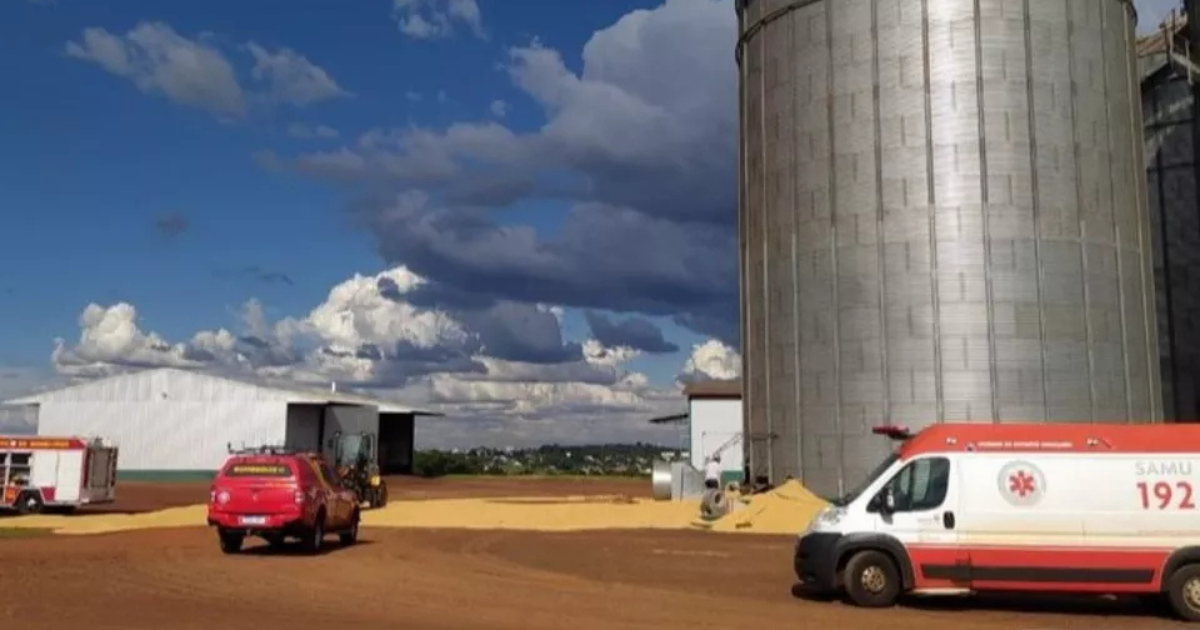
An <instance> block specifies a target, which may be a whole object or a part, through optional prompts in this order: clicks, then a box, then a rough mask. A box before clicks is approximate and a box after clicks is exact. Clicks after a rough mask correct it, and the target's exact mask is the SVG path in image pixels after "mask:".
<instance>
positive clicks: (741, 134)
mask: <svg viewBox="0 0 1200 630" xmlns="http://www.w3.org/2000/svg"><path fill="white" fill-rule="evenodd" d="M744 17H745V15H744V9H743V10H741V11H738V12H737V18H738V28H739V30H741V28H742V27H744V26H745V23H744ZM743 42H744V40H743V39H742V38H741V37H739V40H738V43H737V44H736V46H735V51H734V57H735V58H736V60H737V65H738V79H739V80H738V153H739V155H738V260H739V262H740V266H739V269H738V300H739V302H740V303H739V304H738V314H739V315H740V318H741V322H740V325H739V326H738V334H739V335H740V339H739V340H738V341H739V345H740V346H741V349H742V374H741V376H742V431H743V433H745V436H744V440H743V446H742V452H743V453H744V454H745V455H746V461H745V462H744V463H745V464H746V468H747V469H748V470H749V471H750V474H751V475H756V474H757V471H756V470H755V467H756V466H757V464H758V462H757V461H756V458H755V457H754V447H753V445H754V431H753V429H754V421H753V416H752V415H751V411H752V410H751V408H750V406H751V403H750V382H749V381H750V379H749V378H748V377H749V374H750V365H749V363H750V359H749V354H750V353H749V352H747V351H746V350H747V346H748V341H747V340H748V339H749V338H750V335H749V334H748V333H747V328H748V327H749V319H748V316H747V303H748V302H749V300H748V299H747V293H748V291H747V280H746V273H747V270H748V269H749V251H750V249H749V247H748V246H747V243H746V225H745V224H746V213H747V212H748V211H749V209H748V208H747V207H746V142H747V138H746V64H745V63H743V59H742V55H741V50H742V48H743V45H744V43H743ZM689 407H690V405H689ZM690 439H691V436H690V434H689V441H690ZM689 450H691V449H690V448H689ZM746 481H750V479H747V480H746Z"/></svg>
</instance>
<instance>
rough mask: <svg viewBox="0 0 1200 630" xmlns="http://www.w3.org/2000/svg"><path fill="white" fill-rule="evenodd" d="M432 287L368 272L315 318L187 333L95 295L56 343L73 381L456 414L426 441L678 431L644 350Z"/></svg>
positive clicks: (528, 308) (553, 310)
mask: <svg viewBox="0 0 1200 630" xmlns="http://www.w3.org/2000/svg"><path fill="white" fill-rule="evenodd" d="M428 284H429V281H428V280H427V279H426V278H424V277H422V276H420V275H418V274H416V273H413V272H412V271H411V270H409V269H407V268H405V267H396V268H392V269H389V270H387V271H384V272H382V273H379V274H376V275H362V274H356V275H355V276H353V277H352V278H349V279H347V280H346V281H344V282H342V283H340V284H338V285H337V286H335V287H333V288H332V289H331V290H330V291H329V293H328V295H327V296H326V298H325V300H324V301H323V302H322V303H321V304H319V305H317V306H316V307H315V308H313V309H312V310H311V311H309V312H308V313H307V314H306V315H304V316H303V317H284V318H281V319H278V320H276V321H271V320H270V319H269V318H268V317H267V315H266V311H265V309H264V307H263V305H262V304H261V303H260V302H258V301H256V300H251V301H250V302H248V303H246V304H245V305H244V306H243V308H242V310H241V312H240V320H241V321H240V322H239V325H238V326H236V327H231V328H232V329H230V328H219V329H216V330H202V331H200V332H197V333H196V334H195V335H193V336H192V337H191V339H189V340H187V341H180V342H169V341H167V340H166V339H164V338H163V337H162V336H160V335H159V334H157V333H155V332H153V331H150V330H147V329H146V328H144V327H143V325H142V323H141V322H140V320H139V316H138V312H137V309H136V308H135V307H134V306H133V305H131V304H127V303H118V304H114V305H110V306H102V305H99V304H90V305H88V306H87V308H85V309H84V312H83V314H82V315H81V316H80V319H79V326H80V329H81V332H80V335H79V338H78V340H77V341H76V342H75V343H73V344H68V343H67V342H66V341H64V340H62V339H58V340H56V342H55V349H54V351H53V353H52V355H51V358H52V361H53V365H54V367H55V368H56V370H57V372H58V373H59V374H61V375H63V376H66V377H68V378H72V379H87V378H95V377H98V376H105V375H110V374H115V373H120V372H124V371H127V370H131V369H138V368H148V367H159V366H171V367H179V368H185V369H197V370H211V371H215V372H218V373H224V374H229V375H233V376H239V377H244V378H253V379H259V380H264V381H267V382H272V381H287V382H291V383H301V384H308V385H310V386H313V387H322V388H324V387H325V386H327V384H328V383H329V382H330V381H337V382H339V383H340V384H342V385H343V386H345V387H357V388H364V389H370V390H373V391H374V393H375V394H376V395H379V396H385V397H395V398H397V399H398V400H400V401H402V402H403V403H404V404H408V405H415V406H423V407H429V408H433V409H435V410H438V411H442V412H444V413H446V414H448V416H450V417H449V419H447V420H445V421H444V422H442V421H438V424H437V426H438V427H442V428H440V429H436V430H434V432H433V433H432V434H430V435H428V436H425V438H423V439H427V440H432V441H434V442H437V443H441V444H448V443H456V444H478V443H491V444H496V445H504V444H535V443H543V442H545V441H546V440H547V439H548V438H549V439H559V440H564V441H572V442H577V441H587V440H610V439H620V440H626V439H648V440H654V439H674V437H673V435H671V434H669V433H662V432H661V430H660V429H657V428H654V427H651V426H650V425H648V424H647V423H646V420H647V419H648V418H649V417H652V416H654V415H659V414H661V413H665V412H666V411H669V410H670V409H671V408H673V406H675V405H677V404H678V399H679V398H678V397H679V393H678V391H677V390H676V389H675V388H673V387H657V386H654V385H652V384H651V383H650V381H649V379H648V378H647V377H646V375H644V374H641V373H639V372H636V371H632V370H630V369H629V368H628V362H629V361H630V360H631V359H633V358H635V357H637V356H638V355H639V354H640V352H641V350H639V349H637V348H635V347H632V346H630V345H628V344H619V343H611V342H612V341H620V340H619V339H611V340H610V342H605V341H603V340H600V339H596V338H587V339H584V340H582V341H570V340H567V339H565V338H564V335H563V332H562V323H561V318H562V316H563V312H562V309H560V308H558V307H554V306H549V305H545V304H537V303H521V302H514V301H496V302H494V303H491V304H488V305H475V304H465V305H463V306H461V307H458V308H449V309H436V308H427V307H423V306H420V305H419V304H415V303H413V302H412V301H410V299H409V298H410V297H411V296H413V295H415V294H417V293H418V292H419V291H420V290H421V289H422V288H423V287H426V286H428ZM624 324H626V323H625V322H622V323H620V324H615V325H613V326H616V328H617V329H621V326H622V325H624ZM610 325H612V324H610ZM634 329H635V330H637V329H638V327H637V326H635V327H634ZM610 336H611V335H610ZM481 440H482V442H481ZM439 441H440V442H439Z"/></svg>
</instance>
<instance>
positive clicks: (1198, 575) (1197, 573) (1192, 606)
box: [1167, 564, 1200, 621]
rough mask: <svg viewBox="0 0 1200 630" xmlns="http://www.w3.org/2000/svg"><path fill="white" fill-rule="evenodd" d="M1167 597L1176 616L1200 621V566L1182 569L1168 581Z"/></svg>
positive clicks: (1190, 565)
mask: <svg viewBox="0 0 1200 630" xmlns="http://www.w3.org/2000/svg"><path fill="white" fill-rule="evenodd" d="M1167 597H1168V598H1170V600H1171V608H1172V609H1174V610H1175V614H1177V615H1179V616H1180V617H1182V618H1184V619H1186V620H1187V621H1200V564H1189V565H1186V566H1183V567H1180V568H1179V569H1178V570H1177V571H1175V572H1174V573H1172V574H1171V577H1170V578H1168V580H1167Z"/></svg>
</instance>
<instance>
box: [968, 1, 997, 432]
mask: <svg viewBox="0 0 1200 630" xmlns="http://www.w3.org/2000/svg"><path fill="white" fill-rule="evenodd" d="M974 4H975V19H974V28H975V103H976V105H975V107H976V110H977V111H976V112H975V113H976V116H977V118H976V121H977V122H978V126H979V188H980V190H979V192H980V199H979V209H980V215H981V216H982V218H983V285H984V294H985V300H986V302H987V338H988V374H989V376H990V377H991V388H990V389H991V394H992V396H991V398H992V422H993V423H996V422H999V421H1000V404H999V399H998V394H999V392H998V391H997V390H998V388H999V380H1000V377H999V374H997V372H996V370H997V367H998V366H997V365H996V326H995V308H996V307H995V303H994V302H993V296H992V234H991V211H990V208H989V207H988V205H989V199H990V194H989V190H988V162H987V119H986V115H985V107H984V98H983V96H984V94H983V16H982V13H981V11H980V8H979V0H975V3H974Z"/></svg>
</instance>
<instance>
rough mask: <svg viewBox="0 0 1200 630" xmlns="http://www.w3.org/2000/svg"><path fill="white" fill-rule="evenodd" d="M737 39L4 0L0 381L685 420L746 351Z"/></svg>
mask: <svg viewBox="0 0 1200 630" xmlns="http://www.w3.org/2000/svg"><path fill="white" fill-rule="evenodd" d="M1171 4H1173V3H1172V2H1165V1H1162V0H1159V1H1155V0H1139V2H1138V8H1139V10H1140V11H1141V12H1142V24H1143V25H1147V24H1154V23H1156V22H1158V21H1159V20H1160V19H1161V16H1162V15H1163V14H1164V13H1165V11H1166V9H1167V8H1169V5H1171ZM735 28H736V23H735V18H734V12H733V2H732V0H670V1H669V2H666V3H665V4H664V3H663V2H660V1H656V0H646V1H642V2H633V1H629V0H606V1H605V2H588V3H564V2H550V1H546V0H541V1H536V2H534V1H529V2H521V3H514V2H500V0H371V1H364V2H337V3H334V2H309V3H291V2H289V3H284V2H279V1H264V2H255V3H245V2H239V3H234V2H231V1H228V0H215V1H210V2H203V3H200V2H194V3H183V2H172V3H162V2H147V1H130V2H123V3H119V4H118V5H117V6H115V7H102V6H101V5H99V4H97V3H88V2H80V1H79V0H52V1H51V0H7V1H5V2H0V78H2V79H3V81H4V85H5V86H6V90H5V96H4V97H3V98H0V138H2V139H3V143H2V144H0V208H3V211H2V212H0V234H2V235H3V236H4V237H6V238H5V239H4V245H3V247H0V269H5V270H7V271H6V272H5V273H2V274H0V304H3V306H4V308H0V331H3V332H0V372H4V373H5V374H7V375H8V378H7V385H6V384H5V382H3V381H4V380H5V379H0V394H4V393H12V391H13V390H14V388H17V387H18V386H22V387H23V386H34V385H39V384H46V383H49V382H51V381H52V380H55V379H61V378H90V377H93V376H96V375H102V374H108V373H112V372H116V371H121V370H124V369H130V368H132V367H143V366H147V365H180V366H190V367H199V368H216V369H222V370H228V371H246V370H250V371H252V372H254V371H256V372H258V373H260V375H261V374H262V373H269V374H270V375H272V376H276V377H281V378H290V379H298V380H308V381H312V382H318V381H322V382H323V381H327V380H339V381H348V382H351V383H356V384H360V385H362V386H369V387H374V388H378V389H381V390H383V391H386V392H388V393H389V394H392V395H397V396H401V397H405V398H409V399H414V398H415V399H417V400H418V401H420V402H427V403H428V404H431V405H443V406H446V407H448V408H450V409H452V410H455V411H459V412H461V414H462V415H463V416H464V417H467V416H472V417H478V418H483V419H482V420H479V423H480V424H477V425H475V426H476V427H478V426H486V427H488V430H489V431H491V432H493V433H495V434H509V433H520V430H519V429H514V424H513V422H514V420H513V419H514V418H516V420H515V421H516V422H525V423H527V428H530V430H531V431H532V430H534V429H536V430H538V431H543V430H545V428H546V427H545V425H544V423H545V422H546V421H547V419H548V418H560V419H561V418H564V417H569V418H575V419H577V420H578V421H579V422H580V423H583V424H584V425H587V426H591V425H589V424H588V423H593V422H597V421H600V420H598V419H602V418H607V417H609V416H612V415H614V414H616V415H620V414H625V415H626V416H628V418H629V419H628V420H626V421H625V422H626V424H624V425H622V426H625V427H632V426H634V424H635V423H640V422H641V419H644V418H645V417H646V415H647V414H650V413H652V412H657V411H660V410H667V411H671V410H673V409H672V407H673V406H674V405H677V404H678V401H677V400H676V399H675V398H674V391H675V389H674V381H675V379H676V378H688V377H692V376H696V375H707V376H728V375H730V374H731V370H734V369H735V367H736V365H737V363H738V359H737V354H736V348H737V339H736V324H737V322H736V317H737V310H736V309H737V307H736V300H735V298H736V267H735V255H736V250H735V247H736V243H735V240H734V238H735V235H734V225H735V223H734V221H735V211H736V210H735V205H734V196H733V195H734V192H735V190H736V180H735V176H736V175H735V167H736V162H735V161H734V160H735V153H734V146H735V142H736V127H735V118H734V116H735V112H736V104H735V100H734V99H735V86H736V84H735V82H734V65H733V54H732V47H733V38H734V35H735V33H734V30H735ZM1143 30H1144V29H1143ZM589 42H590V43H589ZM355 274H364V276H366V277H365V278H359V279H355ZM376 274H384V275H382V276H377V275H376ZM388 274H390V275H388ZM418 285H420V286H419V287H418ZM339 286H341V287H342V289H341V292H340V293H338V294H337V296H331V290H332V289H333V288H334V287H339ZM396 287H399V288H400V289H399V290H395V288H396ZM355 296H357V297H355ZM89 305H92V306H91V307H89ZM550 307H556V308H555V309H554V310H553V311H552V310H549V309H550ZM557 307H565V308H561V309H559V308H557ZM88 308H90V309H91V310H88V311H85V309H88ZM609 309H611V312H610V311H609ZM588 311H594V313H593V315H595V314H597V313H598V314H599V315H600V317H601V319H595V318H593V319H592V320H589V319H588V317H587V312H588ZM553 313H559V315H554V314H553ZM135 314H136V316H135ZM560 318H561V321H560ZM222 331H224V336H223V335H222ZM56 338H61V339H63V345H62V347H61V349H60V350H58V351H57V352H56V353H55V354H54V355H53V357H52V356H51V352H52V351H53V350H54V349H55V344H54V340H55V339H56ZM589 339H593V340H595V342H594V343H590V342H588V340H589ZM298 340H299V341H298ZM705 342H708V343H707V345H705V346H699V347H697V346H698V344H702V343H705ZM589 343H590V345H589ZM579 344H584V345H583V346H582V347H581V346H580V345H579ZM689 358H690V359H691V361H690V363H689ZM5 371H6V372H5ZM644 381H645V382H644ZM647 383H648V384H647ZM654 388H657V389H654ZM488 422H491V424H487V423H488ZM523 426H524V425H523ZM579 426H580V425H570V426H569V428H567V429H564V430H563V431H564V435H572V433H571V432H572V431H578V430H579ZM605 426H607V425H605ZM638 426H640V424H639V425H638ZM602 428H603V427H602ZM602 432H603V431H602ZM497 439H499V438H497Z"/></svg>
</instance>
